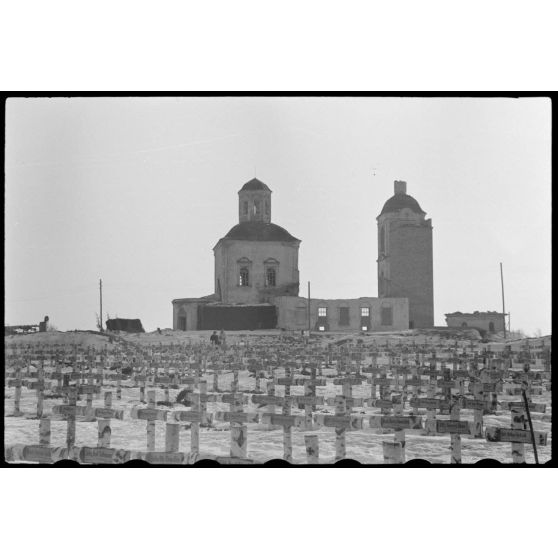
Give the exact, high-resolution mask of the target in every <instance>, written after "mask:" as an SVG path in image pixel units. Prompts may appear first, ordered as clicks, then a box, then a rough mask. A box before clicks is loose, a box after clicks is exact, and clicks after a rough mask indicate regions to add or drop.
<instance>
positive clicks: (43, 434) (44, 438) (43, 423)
mask: <svg viewBox="0 0 558 558" xmlns="http://www.w3.org/2000/svg"><path fill="white" fill-rule="evenodd" d="M39 445H40V446H50V419H47V418H42V419H41V420H40V422H39Z"/></svg>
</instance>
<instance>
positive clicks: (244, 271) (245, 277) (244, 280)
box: [239, 267, 250, 287]
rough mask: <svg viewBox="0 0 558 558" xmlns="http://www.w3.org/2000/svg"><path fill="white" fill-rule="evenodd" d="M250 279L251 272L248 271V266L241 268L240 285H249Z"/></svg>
mask: <svg viewBox="0 0 558 558" xmlns="http://www.w3.org/2000/svg"><path fill="white" fill-rule="evenodd" d="M249 280H250V273H249V272H248V268H246V267H241V268H240V276H239V285H240V286H241V287H248V286H249Z"/></svg>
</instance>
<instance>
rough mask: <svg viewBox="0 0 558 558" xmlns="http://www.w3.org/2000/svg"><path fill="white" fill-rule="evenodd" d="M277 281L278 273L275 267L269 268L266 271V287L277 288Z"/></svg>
mask: <svg viewBox="0 0 558 558" xmlns="http://www.w3.org/2000/svg"><path fill="white" fill-rule="evenodd" d="M276 280H277V272H276V271H275V268H274V267H268V268H267V269H266V271H265V285H266V287H275V286H276Z"/></svg>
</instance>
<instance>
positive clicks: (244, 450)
mask: <svg viewBox="0 0 558 558" xmlns="http://www.w3.org/2000/svg"><path fill="white" fill-rule="evenodd" d="M247 455H248V427H247V426H245V425H241V426H231V457H243V458H246V457H247Z"/></svg>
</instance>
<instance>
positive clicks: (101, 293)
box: [99, 279, 103, 333]
mask: <svg viewBox="0 0 558 558" xmlns="http://www.w3.org/2000/svg"><path fill="white" fill-rule="evenodd" d="M99 302H100V306H101V315H100V317H99V322H100V323H99V327H100V328H101V333H102V332H103V280H102V279H99Z"/></svg>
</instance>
